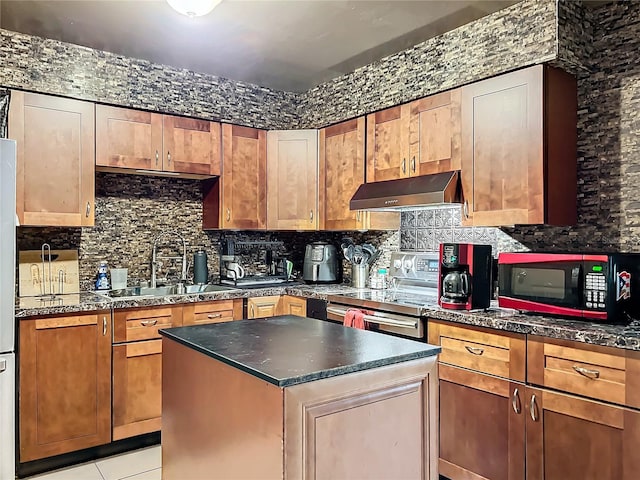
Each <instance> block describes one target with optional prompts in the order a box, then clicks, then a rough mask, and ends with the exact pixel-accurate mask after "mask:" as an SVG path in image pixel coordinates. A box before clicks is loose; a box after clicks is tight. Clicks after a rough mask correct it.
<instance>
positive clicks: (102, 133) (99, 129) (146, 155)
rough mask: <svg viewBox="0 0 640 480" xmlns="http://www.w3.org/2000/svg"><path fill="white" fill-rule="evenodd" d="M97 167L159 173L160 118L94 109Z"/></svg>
mask: <svg viewBox="0 0 640 480" xmlns="http://www.w3.org/2000/svg"><path fill="white" fill-rule="evenodd" d="M96 165H97V166H101V167H115V168H135V169H142V170H158V171H161V170H162V115H161V114H159V113H152V112H144V111H141V110H132V109H129V108H119V107H109V106H107V105H96Z"/></svg>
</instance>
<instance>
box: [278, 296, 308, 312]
mask: <svg viewBox="0 0 640 480" xmlns="http://www.w3.org/2000/svg"><path fill="white" fill-rule="evenodd" d="M281 313H282V315H297V316H298V317H306V316H307V300H306V299H305V298H300V297H293V296H291V295H285V296H283V297H282V312H281Z"/></svg>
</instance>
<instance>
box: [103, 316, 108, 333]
mask: <svg viewBox="0 0 640 480" xmlns="http://www.w3.org/2000/svg"><path fill="white" fill-rule="evenodd" d="M106 334H107V317H102V336H103V337H104V336H105V335H106Z"/></svg>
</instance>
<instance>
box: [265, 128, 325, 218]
mask: <svg viewBox="0 0 640 480" xmlns="http://www.w3.org/2000/svg"><path fill="white" fill-rule="evenodd" d="M317 202H318V131H317V130H291V131H278V130H274V131H270V132H267V228H268V229H269V230H316V229H317V227H318V208H317Z"/></svg>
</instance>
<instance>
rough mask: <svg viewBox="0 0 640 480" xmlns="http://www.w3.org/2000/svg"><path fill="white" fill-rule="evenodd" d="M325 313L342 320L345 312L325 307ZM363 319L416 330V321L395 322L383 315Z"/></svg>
mask: <svg viewBox="0 0 640 480" xmlns="http://www.w3.org/2000/svg"><path fill="white" fill-rule="evenodd" d="M327 313H332V314H333V315H338V316H341V317H343V318H344V316H345V315H346V314H347V311H346V310H345V309H342V308H336V307H327ZM364 319H365V320H366V321H367V322H371V323H377V324H379V325H388V326H390V327H401V328H410V329H412V330H415V329H417V328H418V320H406V321H405V320H397V319H395V318H389V317H385V316H383V315H365V316H364Z"/></svg>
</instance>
